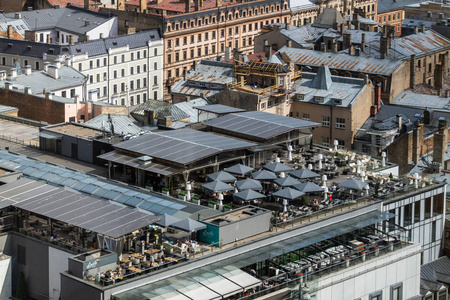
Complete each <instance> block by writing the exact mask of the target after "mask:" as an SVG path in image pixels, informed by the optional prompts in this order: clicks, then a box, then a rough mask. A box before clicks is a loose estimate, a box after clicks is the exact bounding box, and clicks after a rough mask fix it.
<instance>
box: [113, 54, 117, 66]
mask: <svg viewBox="0 0 450 300" xmlns="http://www.w3.org/2000/svg"><path fill="white" fill-rule="evenodd" d="M114 64H115V65H116V64H117V56H114Z"/></svg>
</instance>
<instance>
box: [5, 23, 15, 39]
mask: <svg viewBox="0 0 450 300" xmlns="http://www.w3.org/2000/svg"><path fill="white" fill-rule="evenodd" d="M7 35H8V39H12V38H13V36H14V30H13V27H12V25H8V31H7Z"/></svg>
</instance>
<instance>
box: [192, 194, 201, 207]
mask: <svg viewBox="0 0 450 300" xmlns="http://www.w3.org/2000/svg"><path fill="white" fill-rule="evenodd" d="M192 201H194V202H197V204H198V205H200V197H198V196H194V197H192Z"/></svg>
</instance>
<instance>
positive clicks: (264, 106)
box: [261, 102, 266, 110]
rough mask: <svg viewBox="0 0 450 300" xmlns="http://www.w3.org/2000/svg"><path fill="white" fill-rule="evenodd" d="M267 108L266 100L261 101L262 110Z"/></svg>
mask: <svg viewBox="0 0 450 300" xmlns="http://www.w3.org/2000/svg"><path fill="white" fill-rule="evenodd" d="M263 109H266V102H263V103H261V110H263Z"/></svg>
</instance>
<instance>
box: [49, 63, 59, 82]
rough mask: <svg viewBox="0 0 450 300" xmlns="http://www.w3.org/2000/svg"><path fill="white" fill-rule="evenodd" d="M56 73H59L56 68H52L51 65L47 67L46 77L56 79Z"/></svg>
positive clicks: (57, 76) (57, 75)
mask: <svg viewBox="0 0 450 300" xmlns="http://www.w3.org/2000/svg"><path fill="white" fill-rule="evenodd" d="M58 73H59V70H58V67H56V66H53V65H52V66H48V72H47V74H48V76H50V77H51V78H53V79H58V78H59V74H58Z"/></svg>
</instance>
